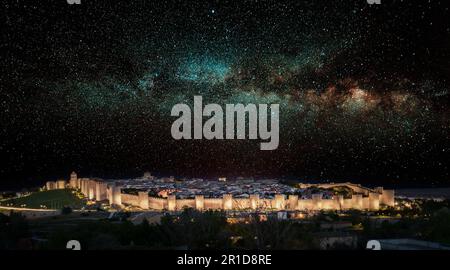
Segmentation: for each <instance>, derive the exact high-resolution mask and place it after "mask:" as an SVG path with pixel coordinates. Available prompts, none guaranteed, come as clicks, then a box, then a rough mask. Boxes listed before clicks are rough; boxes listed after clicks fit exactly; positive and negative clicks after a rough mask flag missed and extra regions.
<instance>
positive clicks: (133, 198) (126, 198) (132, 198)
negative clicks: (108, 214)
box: [115, 188, 140, 206]
mask: <svg viewBox="0 0 450 270" xmlns="http://www.w3.org/2000/svg"><path fill="white" fill-rule="evenodd" d="M115 189H117V188H115ZM120 197H121V203H122V204H129V205H133V206H140V203H139V196H138V195H133V194H124V193H122V194H120Z"/></svg>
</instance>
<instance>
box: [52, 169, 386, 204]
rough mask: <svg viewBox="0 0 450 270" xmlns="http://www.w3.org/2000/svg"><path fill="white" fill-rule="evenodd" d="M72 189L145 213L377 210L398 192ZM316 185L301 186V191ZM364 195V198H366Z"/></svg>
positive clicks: (61, 183) (89, 185)
mask: <svg viewBox="0 0 450 270" xmlns="http://www.w3.org/2000/svg"><path fill="white" fill-rule="evenodd" d="M66 184H67V183H66V181H65V180H58V181H48V182H47V183H46V185H45V188H46V189H47V190H53V189H61V188H66ZM68 186H69V187H70V188H76V189H79V190H80V191H81V193H83V194H84V195H85V196H86V197H87V198H89V199H90V200H96V201H102V200H109V203H110V204H111V205H117V206H121V205H122V204H129V205H132V206H136V207H140V208H142V209H156V210H169V211H176V210H181V209H183V208H185V207H190V208H195V209H198V210H209V209H212V210H219V209H222V210H243V209H261V210H345V209H359V210H377V209H379V208H380V205H387V206H394V191H393V190H384V189H383V188H382V187H377V188H375V189H368V188H365V187H362V186H360V185H355V184H351V183H343V184H324V185H322V184H320V185H314V186H318V187H322V188H330V187H336V186H347V187H349V188H352V190H354V191H355V192H357V193H359V194H354V195H352V197H351V198H345V199H344V197H343V196H342V195H337V196H333V198H331V199H325V198H323V195H322V194H320V193H319V194H313V195H312V197H311V199H305V198H299V197H298V196H297V195H289V196H287V197H286V196H285V195H283V194H276V195H275V196H274V198H273V199H268V198H259V196H258V194H252V195H250V196H249V197H248V198H233V197H232V195H231V194H225V195H223V197H222V198H204V196H202V195H197V196H195V198H194V199H177V198H176V197H175V196H174V195H170V196H169V197H168V198H156V197H149V196H148V193H147V192H139V194H138V195H132V194H123V193H121V188H120V187H117V186H115V185H114V184H108V183H106V182H103V181H102V180H98V179H89V178H78V177H77V175H76V173H74V172H73V173H72V174H71V175H70V181H69V184H68ZM311 186H313V185H309V184H301V187H303V188H305V187H311ZM363 195H364V196H363Z"/></svg>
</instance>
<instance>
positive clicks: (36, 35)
mask: <svg viewBox="0 0 450 270" xmlns="http://www.w3.org/2000/svg"><path fill="white" fill-rule="evenodd" d="M36 2H37V3H33V4H31V3H26V4H25V3H15V2H12V1H11V3H9V2H8V1H6V2H5V3H2V5H3V7H2V8H4V9H5V10H6V15H5V16H4V17H3V19H2V20H3V21H4V24H5V26H6V29H7V30H6V31H5V35H4V36H3V38H2V46H3V47H4V48H5V49H6V52H7V54H6V55H5V56H3V57H2V59H1V61H2V66H3V67H4V68H6V72H4V75H3V77H4V80H2V88H3V89H4V91H3V90H2V104H1V106H2V107H1V108H2V110H1V114H2V117H1V121H2V131H1V136H2V144H1V149H0V151H1V152H2V155H4V156H6V157H8V162H7V163H6V164H4V166H2V167H1V173H2V175H4V178H5V181H10V182H15V181H19V180H20V179H22V180H26V181H28V180H27V179H37V180H39V181H41V180H43V178H45V177H51V176H55V175H60V174H63V173H66V172H67V171H70V170H72V169H75V170H77V171H79V172H80V173H82V174H83V173H84V174H87V175H88V174H94V175H99V176H109V177H120V176H131V175H133V174H140V173H141V172H142V171H145V170H151V171H154V172H159V173H163V174H174V175H183V176H185V175H186V176H188V175H195V176H208V177H216V176H220V175H228V176H239V175H244V176H259V177H268V176H292V177H297V178H306V179H318V180H323V179H336V180H350V181H360V182H364V181H367V182H370V181H386V182H389V183H396V184H400V183H421V184H425V185H430V184H438V183H449V173H450V170H449V165H448V158H450V155H449V151H450V147H449V134H450V133H449V131H450V130H449V126H450V125H449V107H448V106H449V102H448V101H449V95H450V92H449V91H450V90H449V89H450V88H449V82H448V77H449V75H450V68H449V64H448V63H449V61H450V52H449V51H450V49H449V48H450V25H449V24H448V22H446V21H447V20H446V18H448V17H449V15H450V14H449V13H450V12H449V9H448V8H447V7H445V6H444V2H442V3H441V2H439V1H434V2H433V3H426V4H425V3H421V4H420V3H412V2H410V1H408V3H403V2H399V1H395V2H393V3H388V1H383V4H382V5H372V6H371V5H368V4H367V3H366V1H358V2H360V3H350V1H349V2H348V3H345V2H339V1H333V3H330V2H331V1H307V2H302V3H299V2H300V1H293V2H283V1H282V2H280V1H211V2H204V3H188V2H187V1H173V2H164V3H158V4H157V3H150V2H153V1H147V2H148V3H145V2H144V1H142V2H141V1H135V2H134V3H133V4H127V3H125V1H123V2H119V1H108V3H107V4H106V3H100V2H102V1H98V2H99V3H96V4H94V3H83V4H82V5H80V6H68V5H65V4H64V3H62V4H61V3H59V4H52V5H49V4H45V3H39V1H36ZM62 2H64V1H62ZM155 2H156V1H155ZM158 2H159V1H158ZM161 2H162V1H161ZM385 2H386V3H385ZM194 95H201V96H203V99H204V103H218V104H226V103H244V104H247V103H257V104H258V103H277V104H280V146H279V148H278V149H277V150H275V151H263V152H261V151H259V147H258V142H255V141H251V140H239V141H237V140H235V141H175V140H173V139H172V137H171V133H170V126H171V124H172V122H173V121H174V118H173V117H171V116H170V110H171V108H172V106H173V105H175V104H177V103H180V102H182V103H188V104H191V103H192V101H193V96H194ZM17 179H19V180H17Z"/></svg>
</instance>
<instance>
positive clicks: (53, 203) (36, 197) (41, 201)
mask: <svg viewBox="0 0 450 270" xmlns="http://www.w3.org/2000/svg"><path fill="white" fill-rule="evenodd" d="M11 203H12V204H13V206H17V207H20V206H21V205H26V206H25V207H27V208H41V207H40V206H41V205H45V206H47V208H49V209H50V208H56V209H59V208H62V207H63V206H71V207H72V208H80V207H81V206H83V201H82V200H81V199H79V198H78V197H77V196H76V195H75V194H73V193H72V190H69V189H58V190H49V191H41V192H36V193H33V194H31V195H29V196H27V197H23V198H17V199H10V200H6V201H3V202H2V205H6V204H11Z"/></svg>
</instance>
